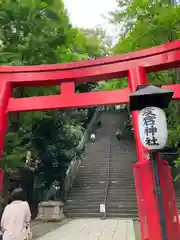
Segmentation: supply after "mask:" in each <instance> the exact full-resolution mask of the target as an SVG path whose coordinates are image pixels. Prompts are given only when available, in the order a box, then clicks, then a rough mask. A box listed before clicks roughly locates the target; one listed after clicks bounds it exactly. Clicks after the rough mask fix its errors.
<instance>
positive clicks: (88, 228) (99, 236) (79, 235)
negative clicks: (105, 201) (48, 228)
mask: <svg viewBox="0 0 180 240" xmlns="http://www.w3.org/2000/svg"><path fill="white" fill-rule="evenodd" d="M57 239H58V240H61V239H62V240H74V239H78V240H119V239H121V240H135V233H134V224H133V221H132V220H123V219H108V220H100V219H76V220H72V221H71V222H69V223H67V224H65V225H63V226H61V227H60V228H58V229H56V230H54V231H52V232H50V233H48V234H46V235H44V236H43V237H40V238H38V240H57Z"/></svg>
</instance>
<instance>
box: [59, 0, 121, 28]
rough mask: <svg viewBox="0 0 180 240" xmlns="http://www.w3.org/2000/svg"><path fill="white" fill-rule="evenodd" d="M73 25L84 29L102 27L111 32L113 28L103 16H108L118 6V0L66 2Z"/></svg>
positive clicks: (74, 0) (67, 0) (69, 0)
mask: <svg viewBox="0 0 180 240" xmlns="http://www.w3.org/2000/svg"><path fill="white" fill-rule="evenodd" d="M64 4H65V6H66V8H67V10H68V13H69V16H70V20H71V23H72V24H73V25H74V26H77V27H82V28H93V27H95V26H99V25H100V26H102V27H103V28H105V29H106V30H107V31H108V32H111V30H112V29H111V28H112V26H111V25H110V24H108V21H107V20H106V19H104V18H103V16H102V15H104V16H107V15H108V12H109V11H113V10H114V9H115V8H116V6H117V4H116V0H64Z"/></svg>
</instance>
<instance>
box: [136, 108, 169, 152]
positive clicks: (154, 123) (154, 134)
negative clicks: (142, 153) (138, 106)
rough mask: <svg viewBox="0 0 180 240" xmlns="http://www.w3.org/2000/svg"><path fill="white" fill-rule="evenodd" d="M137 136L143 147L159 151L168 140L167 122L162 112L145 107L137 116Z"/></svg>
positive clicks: (158, 109)
mask: <svg viewBox="0 0 180 240" xmlns="http://www.w3.org/2000/svg"><path fill="white" fill-rule="evenodd" d="M138 118H139V119H138V124H139V135H140V140H141V142H142V144H143V146H144V147H145V148H146V149H148V150H150V151H153V150H159V149H162V148H164V147H165V146H166V143H167V140H168V130H167V121H166V115H165V113H164V111H163V110H162V109H160V108H158V107H147V108H144V109H142V110H141V111H140V113H139V116H138Z"/></svg>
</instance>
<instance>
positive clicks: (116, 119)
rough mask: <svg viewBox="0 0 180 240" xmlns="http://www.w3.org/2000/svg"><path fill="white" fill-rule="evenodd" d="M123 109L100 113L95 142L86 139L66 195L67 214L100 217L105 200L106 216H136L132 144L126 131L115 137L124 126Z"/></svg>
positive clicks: (134, 155) (133, 145)
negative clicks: (80, 158)
mask: <svg viewBox="0 0 180 240" xmlns="http://www.w3.org/2000/svg"><path fill="white" fill-rule="evenodd" d="M126 117H127V116H126V113H125V112H122V111H121V112H115V111H105V112H102V113H99V116H98V119H100V120H101V121H102V127H101V128H100V129H98V130H97V132H96V142H95V143H88V144H87V149H86V157H85V158H84V160H83V162H82V164H81V166H80V169H79V172H78V175H77V176H76V178H75V181H74V184H73V187H72V189H71V191H70V193H69V195H68V197H67V199H66V202H65V208H64V212H65V215H66V216H68V217H90V216H91V217H103V214H102V213H100V204H104V203H105V204H106V216H107V217H130V218H137V216H138V211H137V204H136V194H135V188H134V180H133V173H132V164H133V163H134V162H135V161H136V152H135V144H134V142H133V140H132V137H131V136H128V134H125V136H124V137H123V138H122V140H120V141H118V140H117V139H116V135H115V133H116V131H117V129H118V128H120V129H122V130H123V129H124V121H125V119H126Z"/></svg>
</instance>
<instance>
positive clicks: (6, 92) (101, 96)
mask: <svg viewBox="0 0 180 240" xmlns="http://www.w3.org/2000/svg"><path fill="white" fill-rule="evenodd" d="M179 66H180V41H179V40H178V41H175V42H172V43H168V44H164V45H161V46H158V47H153V48H151V49H145V50H142V51H138V52H134V53H128V54H123V55H121V56H117V57H105V58H101V59H96V60H90V61H83V62H76V63H71V64H55V65H40V66H18V67H15V66H1V67H0V79H1V81H0V123H1V124H0V153H1V155H2V150H3V143H4V137H5V134H6V129H7V115H8V113H11V112H23V111H24V112H25V111H40V110H50V109H64V108H78V107H79V108H83V107H84V108H86V107H91V106H100V105H113V104H128V103H129V94H130V93H131V92H134V91H136V89H137V86H140V85H144V84H148V80H147V76H146V75H147V73H150V72H157V71H161V70H166V69H169V68H176V67H179ZM122 77H128V82H129V87H128V88H125V89H123V90H113V91H100V92H90V93H75V84H79V83H84V82H97V81H102V80H110V79H113V78H122ZM57 85H59V86H60V87H61V88H60V94H59V95H54V96H39V97H28V98H13V97H12V90H13V88H15V87H37V86H57ZM162 88H168V89H171V90H173V91H174V95H173V100H179V99H180V84H174V85H173V84H171V85H163V86H162ZM137 117H138V111H134V112H132V118H133V124H134V135H135V138H136V149H137V156H138V163H136V164H135V166H134V178H135V184H136V194H137V202H138V208H139V216H140V225H141V233H142V239H143V240H161V239H162V236H161V228H160V223H159V214H158V207H157V200H156V196H155V194H154V187H155V183H154V177H153V171H152V166H151V162H150V161H148V159H147V150H146V149H144V148H143V146H142V144H141V142H140V139H139V131H138V121H137ZM158 164H159V174H160V181H161V187H162V192H163V203H164V212H165V217H166V226H167V232H168V239H169V240H177V239H180V231H179V218H178V211H177V208H176V200H175V195H174V189H173V184H172V178H171V173H170V169H169V167H168V165H167V163H166V162H165V161H159V162H158ZM2 184H3V172H2V171H1V174H0V187H1V189H2Z"/></svg>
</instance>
